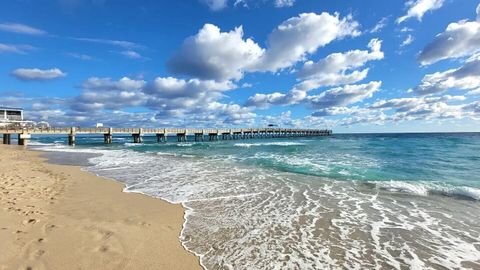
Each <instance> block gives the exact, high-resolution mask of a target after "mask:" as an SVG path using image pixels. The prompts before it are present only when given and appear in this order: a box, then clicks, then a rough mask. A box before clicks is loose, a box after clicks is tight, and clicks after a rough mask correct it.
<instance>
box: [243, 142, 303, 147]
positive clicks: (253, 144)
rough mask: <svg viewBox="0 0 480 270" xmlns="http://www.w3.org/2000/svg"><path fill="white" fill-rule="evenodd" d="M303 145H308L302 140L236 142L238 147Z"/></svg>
mask: <svg viewBox="0 0 480 270" xmlns="http://www.w3.org/2000/svg"><path fill="white" fill-rule="evenodd" d="M296 145H298V146H301V145H306V144H305V143H300V142H265V143H236V144H234V146H238V147H247V148H249V147H252V146H296Z"/></svg>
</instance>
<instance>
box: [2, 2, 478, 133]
mask: <svg viewBox="0 0 480 270" xmlns="http://www.w3.org/2000/svg"><path fill="white" fill-rule="evenodd" d="M2 105H3V106H15V107H22V108H24V109H25V117H26V119H27V120H32V121H35V122H40V121H47V122H48V123H50V124H51V125H52V126H92V125H95V123H103V124H104V125H105V126H115V127H120V126H124V127H127V126H128V127H204V128H209V127H219V128H220V127H222V128H223V127H262V126H266V125H269V124H274V125H278V126H280V127H303V128H330V129H333V131H334V132H446V131H452V132H456V131H480V3H479V1H478V0H409V1H400V0H392V1H381V0H362V1H360V0H350V1H347V0H338V1H327V0H184V1H154V0H149V1H147V0H136V1H133V0H131V1H129V0H118V1H113V0H42V1H36V0H12V1H1V2H0V106H2Z"/></svg>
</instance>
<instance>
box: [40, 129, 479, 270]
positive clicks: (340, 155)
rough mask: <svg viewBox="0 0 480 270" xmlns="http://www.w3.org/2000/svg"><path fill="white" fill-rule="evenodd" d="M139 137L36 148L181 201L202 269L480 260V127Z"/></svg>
mask: <svg viewBox="0 0 480 270" xmlns="http://www.w3.org/2000/svg"><path fill="white" fill-rule="evenodd" d="M189 139H190V140H192V138H189ZM131 141H132V139H131V138H130V137H114V139H113V144H111V145H104V144H103V137H102V138H100V137H93V136H85V137H77V145H76V146H75V147H69V146H67V145H66V137H58V136H55V137H35V138H34V139H33V142H32V144H31V148H33V149H38V150H44V151H48V152H50V153H51V152H54V154H48V155H50V156H51V157H52V158H53V156H55V157H56V159H57V160H67V161H69V162H72V163H74V164H79V165H82V166H84V169H85V170H87V171H90V172H93V173H95V174H97V175H100V176H104V177H108V178H112V179H115V180H117V181H120V182H122V183H124V184H125V189H124V191H125V192H139V193H143V194H147V195H150V196H154V197H157V198H161V199H164V200H166V201H169V202H172V203H181V204H182V205H183V206H184V207H185V209H186V213H185V223H184V228H183V230H182V234H181V236H180V240H181V242H182V244H183V246H184V247H185V248H186V249H188V250H190V251H191V252H193V253H195V254H197V255H198V256H199V257H200V259H201V263H202V265H203V266H204V268H206V269H460V268H462V269H468V268H470V269H480V220H479V217H480V133H448V134H334V135H333V136H329V137H307V138H277V139H246V140H228V141H218V142H187V143H177V142H174V141H175V139H174V138H169V142H168V143H164V144H160V143H156V142H155V138H153V137H151V138H149V137H145V139H144V143H142V144H133V143H131ZM79 153H81V154H79ZM59 157H60V158H59ZM86 160H87V161H88V163H89V165H87V164H85V161H86Z"/></svg>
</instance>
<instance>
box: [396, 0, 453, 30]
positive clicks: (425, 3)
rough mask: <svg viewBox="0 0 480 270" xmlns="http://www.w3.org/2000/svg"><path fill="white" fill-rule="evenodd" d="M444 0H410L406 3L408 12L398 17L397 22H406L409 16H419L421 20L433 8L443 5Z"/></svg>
mask: <svg viewBox="0 0 480 270" xmlns="http://www.w3.org/2000/svg"><path fill="white" fill-rule="evenodd" d="M443 3H444V0H415V1H414V0H409V1H407V2H406V3H405V5H406V6H407V7H408V10H407V14H405V15H404V16H402V17H399V18H398V19H397V24H399V23H402V22H404V21H405V20H407V19H409V18H417V20H419V21H421V20H422V17H423V15H424V14H425V13H426V12H428V11H432V10H436V9H439V8H441V7H442V6H443Z"/></svg>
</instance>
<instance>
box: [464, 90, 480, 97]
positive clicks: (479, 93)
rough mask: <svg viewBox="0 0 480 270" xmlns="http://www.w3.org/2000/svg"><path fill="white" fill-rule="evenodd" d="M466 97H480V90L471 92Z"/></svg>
mask: <svg viewBox="0 0 480 270" xmlns="http://www.w3.org/2000/svg"><path fill="white" fill-rule="evenodd" d="M465 95H467V96H479V95H480V88H478V89H474V90H470V91H468V92H467V93H466V94H465Z"/></svg>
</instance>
